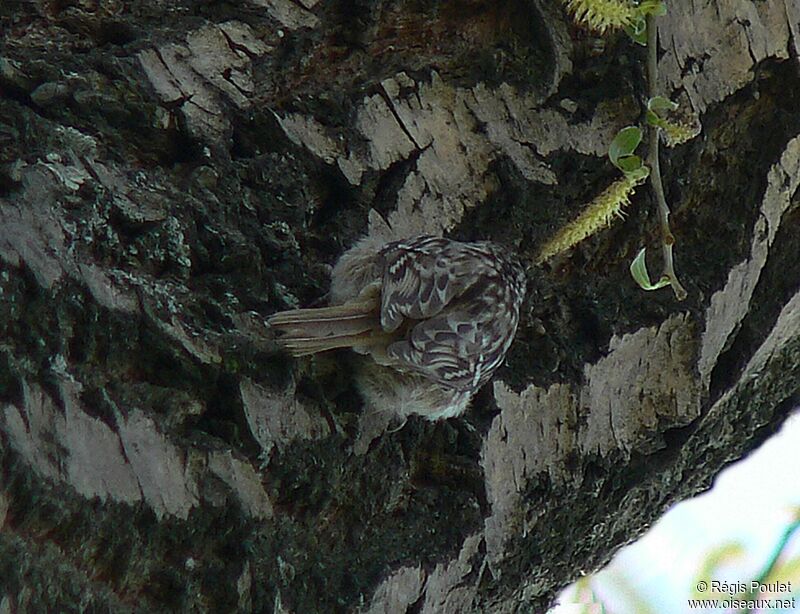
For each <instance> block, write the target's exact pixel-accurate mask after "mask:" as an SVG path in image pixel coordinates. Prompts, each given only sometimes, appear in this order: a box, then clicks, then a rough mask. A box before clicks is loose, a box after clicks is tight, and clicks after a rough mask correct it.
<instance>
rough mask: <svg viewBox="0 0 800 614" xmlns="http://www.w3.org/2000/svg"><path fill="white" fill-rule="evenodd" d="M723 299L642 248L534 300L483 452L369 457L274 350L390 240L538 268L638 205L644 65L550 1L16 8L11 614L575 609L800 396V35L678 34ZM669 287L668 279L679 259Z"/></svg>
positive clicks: (706, 238)
mask: <svg viewBox="0 0 800 614" xmlns="http://www.w3.org/2000/svg"><path fill="white" fill-rule="evenodd" d="M668 5H669V11H668V14H667V16H666V17H664V18H661V24H662V39H661V54H660V72H661V77H662V83H661V84H660V86H661V89H662V91H663V93H664V94H665V95H668V96H671V97H673V98H675V99H680V100H682V102H683V103H684V104H687V105H691V107H692V108H693V109H694V111H695V112H697V113H698V114H699V115H700V117H701V119H702V123H703V126H704V128H703V133H702V135H701V136H700V137H698V138H696V139H694V140H693V141H691V142H689V143H688V144H686V145H684V146H681V147H679V148H677V149H675V150H668V151H666V152H665V153H664V160H663V167H664V173H665V181H666V189H667V192H668V194H667V195H668V199H669V201H670V202H671V203H672V205H673V216H672V224H673V231H674V233H675V235H676V237H677V241H678V244H677V246H676V256H677V266H678V271H679V273H680V275H681V277H682V281H683V283H684V285H686V286H687V289H688V290H689V298H688V300H686V301H685V302H683V303H678V302H676V301H675V299H674V298H673V296H672V294H671V292H670V291H669V290H662V291H660V292H657V293H651V294H647V293H644V292H642V291H641V290H639V289H638V288H637V287H635V285H634V283H633V282H632V280H631V279H630V276H629V274H628V263H629V262H630V260H631V259H632V257H633V256H634V254H635V253H636V252H637V251H638V249H639V248H640V247H641V246H642V245H649V246H650V247H655V246H656V241H657V237H658V233H659V231H658V222H657V217H656V215H655V206H654V202H653V200H652V197H651V196H650V194H649V192H648V190H647V189H646V188H644V187H642V188H639V191H638V194H637V196H636V197H635V198H634V201H633V204H632V206H631V207H629V209H628V211H627V218H626V219H625V221H624V222H619V223H616V224H615V225H614V226H613V227H612V228H610V229H608V230H606V231H604V232H602V233H600V234H599V235H597V236H595V237H593V238H592V239H590V240H588V241H586V242H585V244H583V245H581V246H580V247H579V248H578V249H576V250H574V251H573V252H572V253H570V254H569V255H566V256H564V257H561V258H560V259H558V261H557V262H555V263H550V264H548V265H546V266H542V267H540V268H538V269H536V270H534V271H533V272H532V274H531V287H532V288H531V291H530V293H529V297H528V300H527V303H526V306H525V312H524V320H523V322H522V325H521V328H520V332H519V334H518V337H517V340H516V342H515V344H514V346H513V349H512V351H511V353H510V355H509V358H508V360H507V364H506V366H505V367H504V368H503V369H502V371H501V372H500V374H499V376H498V377H496V379H495V381H494V383H493V385H490V386H488V387H487V388H486V389H484V391H482V393H481V394H480V395H479V397H478V398H477V399H476V401H475V402H474V403H473V407H472V408H471V410H470V411H469V412H468V413H467V415H466V416H465V418H463V419H455V420H450V421H447V422H442V423H436V424H432V423H427V422H425V421H423V420H416V419H412V420H410V421H409V423H408V424H407V425H406V426H405V427H404V428H402V429H401V430H399V431H396V432H390V433H385V434H378V435H377V436H375V437H374V438H373V435H375V434H372V435H369V436H367V435H366V434H365V433H363V432H361V431H360V427H359V417H360V416H361V415H362V411H361V402H360V400H359V397H358V394H357V392H356V391H355V390H354V388H353V385H352V382H351V381H350V379H349V376H348V369H347V360H348V356H347V353H346V352H344V353H339V354H336V355H333V356H328V357H322V358H320V359H318V360H315V361H312V360H303V361H297V362H293V361H291V360H289V359H287V358H286V357H285V356H284V355H283V354H281V352H280V351H279V350H278V348H277V347H276V345H275V343H274V340H273V339H272V338H271V336H270V333H269V331H268V330H267V329H266V328H265V325H264V320H265V317H266V316H267V315H269V314H270V313H272V312H274V311H276V310H279V309H285V308H289V307H293V306H301V305H302V306H306V305H310V304H313V302H314V301H315V300H318V299H320V298H321V297H323V296H324V293H325V291H326V286H327V283H328V273H329V269H330V265H331V264H332V263H333V262H334V261H335V259H336V257H337V256H338V255H339V254H340V253H341V252H342V251H343V250H344V249H346V248H347V247H349V246H350V245H351V244H352V243H353V242H354V241H355V240H356V239H357V238H358V237H360V236H362V235H363V234H365V233H384V234H385V235H386V236H389V237H393V236H408V235H413V234H419V233H423V232H427V233H434V234H435V233H447V234H448V235H449V236H453V237H456V238H462V239H478V238H491V239H494V240H499V241H502V242H505V243H506V244H507V245H509V248H510V249H515V250H517V251H518V252H519V253H520V255H521V256H522V258H523V259H525V258H527V259H532V258H533V255H534V254H535V252H536V248H537V246H538V245H540V244H541V243H542V241H544V240H545V239H547V238H548V237H549V236H551V235H552V234H553V233H554V232H555V230H556V229H557V228H558V227H559V226H561V225H563V224H564V223H565V222H566V221H568V220H569V219H571V218H573V217H574V216H575V215H576V213H577V212H578V211H579V210H580V207H581V206H582V204H583V203H585V202H586V201H588V200H589V199H590V198H591V197H592V196H593V195H594V194H595V193H597V192H599V191H600V190H601V189H603V188H604V187H605V186H606V185H608V184H609V183H610V182H611V181H612V180H613V178H614V173H615V171H614V170H613V169H612V168H611V167H610V165H609V164H608V162H607V160H606V159H605V157H604V156H605V152H606V148H607V146H608V144H609V142H610V140H611V138H612V137H613V135H614V134H615V133H616V131H617V130H618V129H619V128H621V127H622V126H624V125H627V124H631V123H635V122H636V121H638V119H639V117H640V113H641V111H640V108H641V107H640V100H641V97H642V95H643V92H645V91H646V84H645V83H644V81H643V72H644V51H643V50H642V49H641V48H638V47H636V46H635V45H633V44H632V43H631V42H630V41H629V40H628V39H627V37H625V36H624V35H610V36H607V37H605V38H602V39H600V38H597V37H594V36H591V35H589V34H587V33H586V32H584V31H582V30H580V29H577V28H575V27H574V26H572V25H571V23H570V21H569V19H568V17H567V16H566V15H565V14H564V12H563V9H562V8H561V5H560V4H559V3H557V2H550V1H548V0H527V1H525V0H500V1H496V2H489V1H477V0H454V1H448V2H444V1H437V0H431V1H430V2H413V1H410V0H395V1H390V0H374V1H372V2H367V1H365V0H361V1H358V0H357V1H354V2H344V1H336V0H332V1H329V2H324V1H323V2H319V1H317V0H297V1H292V0H245V1H243V2H240V3H217V2H208V1H203V0H177V1H173V0H170V1H169V2H153V1H150V0H147V1H146V0H129V1H126V2H123V1H122V0H68V1H61V0H33V1H32V2H19V1H14V0H11V1H10V2H9V0H4V2H3V3H2V5H0V25H1V26H2V32H1V33H0V34H1V36H2V48H0V88H2V89H1V90H0V91H1V92H2V95H1V96H0V197H2V200H0V332H1V336H0V527H1V528H2V530H0V612H30V611H54V610H55V609H58V610H60V611H79V610H80V611H84V610H88V611H114V612H120V611H128V610H140V611H159V610H168V609H171V610H186V611H188V610H191V611H234V610H240V611H250V610H252V611H258V612H269V611H275V612H338V611H342V612H345V611H369V612H471V611H475V612H484V611H497V612H507V611H508V612H510V611H535V612H540V611H543V610H544V609H545V608H546V607H547V605H548V603H549V602H550V601H551V600H552V598H553V596H554V595H555V593H556V592H557V591H558V590H559V589H560V588H561V587H563V586H565V585H566V584H567V583H568V582H570V581H572V580H574V579H575V578H576V577H578V576H579V575H580V574H583V573H587V572H590V571H592V570H594V569H596V568H597V567H598V566H600V565H602V564H603V563H604V562H606V561H607V560H608V559H609V557H610V556H611V555H612V554H613V553H614V551H615V550H617V549H618V548H619V547H620V546H621V545H623V544H625V543H627V542H629V541H631V540H632V539H634V538H636V537H637V536H638V535H639V534H640V533H642V532H643V531H644V530H645V529H646V528H647V526H648V525H650V524H651V523H652V522H654V521H655V520H656V519H657V518H658V517H659V515H660V514H662V513H663V511H664V510H665V509H666V508H667V507H668V506H669V505H671V504H672V503H674V502H676V501H678V500H680V499H683V498H686V497H688V496H691V495H693V494H695V493H697V492H699V491H700V490H702V489H704V488H707V487H708V486H709V484H710V483H711V481H712V480H713V478H714V476H715V475H716V474H717V473H718V472H719V471H720V470H721V469H722V468H723V467H724V466H725V465H726V464H727V463H730V462H731V461H733V460H735V459H738V458H740V457H742V456H743V455H744V454H746V453H747V452H748V451H749V450H751V449H752V448H754V447H755V446H757V445H758V444H759V443H761V442H762V441H764V440H765V439H766V438H767V437H768V436H769V435H770V434H771V433H772V432H774V431H775V429H776V428H777V427H778V426H779V425H780V424H781V422H782V421H783V420H784V418H785V417H786V415H787V414H788V412H789V411H790V408H791V407H792V406H793V404H794V403H796V401H797V398H798V386H799V382H800V367H798V365H799V364H800V360H798V357H800V258H798V245H800V230H798V229H799V228H800V207H798V193H797V187H798V181H800V113H799V112H798V109H800V77H799V76H798V75H799V74H798V61H797V41H798V40H799V38H798V33H799V31H800V1H798V0H765V1H763V2H756V3H753V2H749V1H747V0H703V1H696V2H691V3H688V2H668ZM651 252H653V253H657V252H656V251H654V250H651Z"/></svg>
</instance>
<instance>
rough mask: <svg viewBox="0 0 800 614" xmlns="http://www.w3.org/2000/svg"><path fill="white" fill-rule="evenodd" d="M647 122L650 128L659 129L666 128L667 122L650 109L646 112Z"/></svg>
mask: <svg viewBox="0 0 800 614" xmlns="http://www.w3.org/2000/svg"><path fill="white" fill-rule="evenodd" d="M645 121H646V122H647V124H648V125H649V126H656V127H658V128H666V127H667V122H666V120H664V119H661V118H660V117H659V116H658V115H656V114H655V113H653V112H652V111H651V110H650V109H647V111H646V112H645Z"/></svg>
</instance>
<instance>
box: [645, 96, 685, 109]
mask: <svg viewBox="0 0 800 614" xmlns="http://www.w3.org/2000/svg"><path fill="white" fill-rule="evenodd" d="M677 108H678V103H677V102H672V101H671V100H670V99H669V98H666V97H664V96H653V97H652V98H651V99H650V100H648V101H647V109H648V110H649V111H652V112H653V113H658V112H659V111H674V110H676V109H677Z"/></svg>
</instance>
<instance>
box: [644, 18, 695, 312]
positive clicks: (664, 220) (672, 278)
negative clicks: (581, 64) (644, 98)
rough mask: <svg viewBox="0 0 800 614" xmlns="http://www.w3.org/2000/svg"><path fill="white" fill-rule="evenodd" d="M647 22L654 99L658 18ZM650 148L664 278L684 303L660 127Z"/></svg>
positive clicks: (649, 76)
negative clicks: (666, 191)
mask: <svg viewBox="0 0 800 614" xmlns="http://www.w3.org/2000/svg"><path fill="white" fill-rule="evenodd" d="M646 20H647V83H648V90H649V92H648V93H649V96H650V98H654V97H655V96H657V95H658V26H657V25H656V17H655V15H652V14H649V15H647V17H646ZM649 138H650V146H649V148H648V154H647V158H648V165H649V166H650V185H652V186H653V192H654V193H655V196H656V202H657V203H658V217H659V221H660V222H661V252H662V254H663V259H664V272H663V273H662V277H666V278H667V279H669V283H670V285H671V286H672V290H673V292H675V298H677V299H678V300H679V301H682V300H683V299H685V298H686V296H687V292H686V289H685V288H684V287H683V286H682V285H681V282H680V281H678V275H677V274H676V273H675V264H674V259H673V255H672V247H673V245H675V237H674V236H673V234H672V231H671V230H670V228H669V205H667V199H666V197H665V196H664V185H663V183H662V182H661V165H660V164H659V154H658V127H657V126H649Z"/></svg>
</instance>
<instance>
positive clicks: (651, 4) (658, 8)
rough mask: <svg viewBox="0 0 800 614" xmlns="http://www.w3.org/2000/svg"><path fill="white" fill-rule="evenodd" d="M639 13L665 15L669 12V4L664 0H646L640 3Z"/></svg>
mask: <svg viewBox="0 0 800 614" xmlns="http://www.w3.org/2000/svg"><path fill="white" fill-rule="evenodd" d="M639 13H640V14H641V15H653V16H654V17H663V16H664V15H666V14H667V5H666V4H664V2H662V0H644V1H643V2H642V3H641V4H640V5H639Z"/></svg>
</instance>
